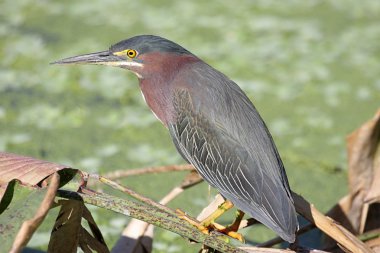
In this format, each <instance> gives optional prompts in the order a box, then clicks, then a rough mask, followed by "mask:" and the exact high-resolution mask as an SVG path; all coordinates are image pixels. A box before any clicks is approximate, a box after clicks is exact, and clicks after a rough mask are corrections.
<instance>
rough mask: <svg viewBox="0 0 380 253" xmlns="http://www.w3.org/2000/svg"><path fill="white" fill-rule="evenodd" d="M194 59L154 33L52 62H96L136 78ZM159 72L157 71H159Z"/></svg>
mask: <svg viewBox="0 0 380 253" xmlns="http://www.w3.org/2000/svg"><path fill="white" fill-rule="evenodd" d="M195 59H197V58H196V57H195V56H194V55H193V54H191V53H190V52H189V51H187V50H186V49H184V48H183V47H181V46H180V45H178V44H176V43H174V42H172V41H170V40H167V39H164V38H161V37H159V36H154V35H140V36H135V37H132V38H129V39H126V40H123V41H120V42H118V43H116V44H114V45H112V46H111V47H110V48H109V49H108V50H106V51H101V52H96V53H90V54H83V55H78V56H73V57H69V58H65V59H62V60H58V61H55V62H53V63H52V64H96V65H109V66H115V67H121V68H124V69H128V70H130V71H132V72H133V73H135V74H136V75H137V76H138V77H139V78H145V77H146V76H148V75H151V74H157V73H159V72H162V71H165V70H166V71H168V69H169V68H170V67H169V68H168V66H176V67H178V66H179V65H181V62H188V61H194V60H195ZM159 74H160V73H159Z"/></svg>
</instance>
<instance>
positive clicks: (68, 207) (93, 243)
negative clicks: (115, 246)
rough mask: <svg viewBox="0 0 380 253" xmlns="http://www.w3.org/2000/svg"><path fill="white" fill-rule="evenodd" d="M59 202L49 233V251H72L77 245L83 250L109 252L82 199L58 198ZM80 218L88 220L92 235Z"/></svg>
mask: <svg viewBox="0 0 380 253" xmlns="http://www.w3.org/2000/svg"><path fill="white" fill-rule="evenodd" d="M59 204H60V205H61V209H60V211H59V214H58V217H57V220H56V222H55V225H54V229H53V231H52V234H51V238H50V242H49V247H48V251H49V252H55V253H59V252H63V253H66V252H68V253H71V252H72V253H74V252H77V249H78V246H80V248H81V249H82V250H83V251H84V252H92V251H96V252H100V253H103V252H104V253H107V252H109V250H108V248H107V246H106V244H105V242H104V239H103V236H102V235H101V232H100V230H99V228H98V227H97V225H96V223H95V221H94V219H93V218H92V216H91V213H90V211H89V210H88V209H87V208H86V206H85V205H84V203H83V202H82V201H77V200H60V201H59ZM82 218H84V219H85V220H87V221H88V224H89V227H90V230H91V232H92V235H91V234H90V233H89V232H88V231H87V230H86V229H85V228H84V227H83V226H82ZM63 238H64V239H63ZM91 250H92V251H91Z"/></svg>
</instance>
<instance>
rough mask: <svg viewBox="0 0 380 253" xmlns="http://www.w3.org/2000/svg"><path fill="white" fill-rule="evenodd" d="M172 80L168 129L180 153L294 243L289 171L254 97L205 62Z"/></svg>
mask: <svg viewBox="0 0 380 253" xmlns="http://www.w3.org/2000/svg"><path fill="white" fill-rule="evenodd" d="M184 80H186V81H184ZM173 82H177V83H175V85H174V87H176V88H175V91H174V98H175V99H174V102H173V108H174V111H175V115H176V118H175V120H174V121H173V122H170V123H169V124H168V127H169V130H170V133H171V135H172V138H173V141H174V143H175V145H176V147H177V149H178V151H179V152H180V153H181V154H182V156H183V157H184V158H185V159H186V160H188V161H189V162H191V163H192V164H193V165H194V166H195V167H196V168H197V170H198V172H199V173H200V174H201V175H202V176H203V177H204V178H205V180H206V181H207V182H208V183H210V184H211V185H212V186H213V187H215V188H217V189H218V190H219V191H220V192H221V194H222V195H223V196H224V197H225V198H227V199H229V200H231V201H232V202H233V203H234V204H235V206H237V207H238V208H239V209H241V210H243V211H244V212H246V213H248V214H249V215H250V216H252V217H253V218H255V219H257V220H258V221H260V222H261V223H263V224H264V225H266V226H268V227H270V228H271V229H273V230H274V231H275V232H277V233H278V234H279V235H280V236H281V237H282V238H283V239H285V240H287V241H290V242H293V241H294V239H295V235H294V233H295V231H296V229H297V227H298V222H297V219H296V213H295V209H294V204H293V200H292V197H291V193H290V189H289V184H288V180H287V177H286V174H285V170H284V167H283V164H282V161H281V159H280V156H279V154H278V152H277V149H276V147H275V145H274V142H273V140H272V137H271V135H270V133H269V131H268V129H267V127H266V126H265V123H264V122H263V120H262V119H261V117H260V115H259V114H258V112H257V111H256V109H255V108H254V106H253V105H252V103H251V102H250V100H249V99H248V98H247V96H246V95H245V94H244V92H243V91H242V90H241V89H240V88H239V87H238V86H237V85H236V84H235V83H234V82H232V81H231V80H230V79H228V78H227V77H226V76H225V75H223V74H222V73H220V72H218V71H216V70H215V69H213V68H212V67H210V66H209V65H207V64H206V63H204V62H201V61H200V62H198V63H195V64H192V65H191V66H188V67H187V69H186V71H180V72H179V74H178V76H177V78H175V79H174V80H173Z"/></svg>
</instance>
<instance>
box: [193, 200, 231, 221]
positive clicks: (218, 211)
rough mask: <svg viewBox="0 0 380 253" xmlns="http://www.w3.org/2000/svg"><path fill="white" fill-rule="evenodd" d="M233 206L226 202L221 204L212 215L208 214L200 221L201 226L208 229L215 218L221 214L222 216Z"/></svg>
mask: <svg viewBox="0 0 380 253" xmlns="http://www.w3.org/2000/svg"><path fill="white" fill-rule="evenodd" d="M233 206H234V204H232V202H231V201H229V200H226V201H224V202H223V203H222V204H220V205H219V206H218V209H216V210H215V211H214V212H213V213H212V214H210V215H209V216H208V217H207V218H206V219H204V220H202V221H201V224H202V225H203V226H205V227H208V226H209V225H210V224H212V223H213V222H214V221H215V220H216V219H217V218H219V217H220V216H221V215H222V214H224V213H225V212H226V211H228V210H229V209H231V208H232V207H233Z"/></svg>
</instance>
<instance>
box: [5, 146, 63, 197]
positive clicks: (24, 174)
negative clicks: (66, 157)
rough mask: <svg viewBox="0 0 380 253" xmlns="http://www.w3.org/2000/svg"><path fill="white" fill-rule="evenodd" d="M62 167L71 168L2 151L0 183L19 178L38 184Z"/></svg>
mask: <svg viewBox="0 0 380 253" xmlns="http://www.w3.org/2000/svg"><path fill="white" fill-rule="evenodd" d="M62 169H70V168H69V167H68V166H64V165H60V164H56V163H52V162H47V161H42V160H38V159H35V158H32V157H26V156H21V155H16V154H11V153H6V152H0V185H2V184H4V183H8V182H9V181H11V180H12V179H18V180H20V181H21V182H22V183H23V184H29V185H37V184H38V183H40V182H41V181H43V180H44V179H46V178H47V177H49V176H50V175H52V174H53V173H54V172H57V171H60V170H62ZM1 196H2V195H0V197H1Z"/></svg>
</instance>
